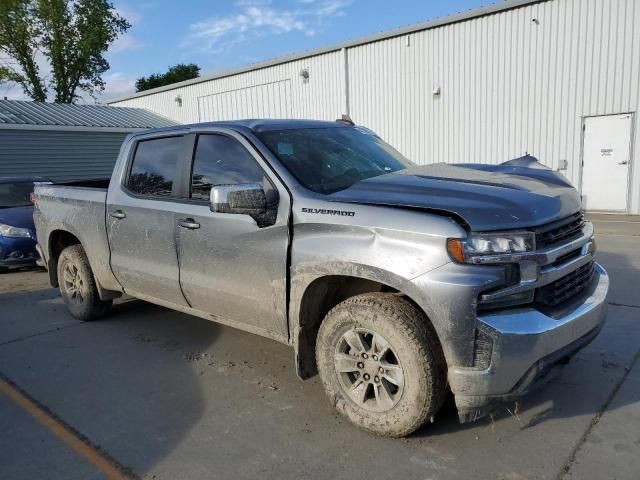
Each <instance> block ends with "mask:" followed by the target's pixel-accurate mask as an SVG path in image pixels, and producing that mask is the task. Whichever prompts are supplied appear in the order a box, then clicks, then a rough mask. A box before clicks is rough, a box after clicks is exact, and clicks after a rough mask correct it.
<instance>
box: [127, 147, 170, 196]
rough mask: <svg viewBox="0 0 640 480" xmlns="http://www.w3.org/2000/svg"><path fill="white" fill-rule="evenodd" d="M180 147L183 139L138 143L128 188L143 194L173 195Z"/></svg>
mask: <svg viewBox="0 0 640 480" xmlns="http://www.w3.org/2000/svg"><path fill="white" fill-rule="evenodd" d="M181 147H182V137H165V138H155V139H153V140H143V141H141V142H139V143H138V146H137V147H136V153H135V155H134V157H133V164H132V165H131V172H130V173H129V179H128V180H127V188H128V189H129V190H131V191H132V192H134V193H137V194H140V195H157V196H160V197H169V196H171V190H172V188H173V182H175V181H176V173H177V165H178V160H179V156H180V149H181Z"/></svg>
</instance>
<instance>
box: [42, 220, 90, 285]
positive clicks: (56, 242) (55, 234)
mask: <svg viewBox="0 0 640 480" xmlns="http://www.w3.org/2000/svg"><path fill="white" fill-rule="evenodd" d="M71 245H82V242H80V239H79V238H78V237H77V236H76V235H75V234H73V233H71V232H69V231H68V230H62V229H56V230H53V231H52V232H51V233H50V234H49V239H48V241H47V254H48V255H47V256H48V262H47V270H48V271H49V283H50V284H51V286H52V287H58V285H59V281H58V259H59V258H60V254H61V253H62V251H63V250H64V249H65V248H67V247H70V246H71Z"/></svg>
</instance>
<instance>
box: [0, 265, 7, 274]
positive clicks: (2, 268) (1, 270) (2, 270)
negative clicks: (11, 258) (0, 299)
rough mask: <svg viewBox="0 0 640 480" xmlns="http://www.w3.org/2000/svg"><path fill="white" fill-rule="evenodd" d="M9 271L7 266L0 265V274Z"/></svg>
mask: <svg viewBox="0 0 640 480" xmlns="http://www.w3.org/2000/svg"><path fill="white" fill-rule="evenodd" d="M8 271H9V267H0V274H2V273H7V272H8Z"/></svg>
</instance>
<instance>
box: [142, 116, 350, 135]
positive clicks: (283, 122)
mask: <svg viewBox="0 0 640 480" xmlns="http://www.w3.org/2000/svg"><path fill="white" fill-rule="evenodd" d="M349 126H351V125H349V124H348V123H346V122H342V121H335V122H330V121H323V120H298V119H246V120H229V121H219V122H202V123H190V124H187V125H176V126H174V127H165V128H156V129H153V130H146V131H145V132H140V133H149V132H156V131H158V132H163V131H171V130H181V129H184V128H195V127H197V128H203V127H204V128H206V127H227V128H231V129H234V130H245V129H246V130H251V131H253V132H256V133H259V132H267V131H270V130H298V129H302V128H346V127H349Z"/></svg>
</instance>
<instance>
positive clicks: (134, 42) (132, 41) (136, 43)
mask: <svg viewBox="0 0 640 480" xmlns="http://www.w3.org/2000/svg"><path fill="white" fill-rule="evenodd" d="M143 46H144V44H143V43H142V42H141V41H140V40H138V39H137V38H136V37H134V36H133V35H126V34H125V35H124V36H122V37H118V38H116V40H115V41H114V42H113V43H112V44H111V46H110V47H109V53H120V52H126V51H129V50H136V49H138V48H142V47H143Z"/></svg>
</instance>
